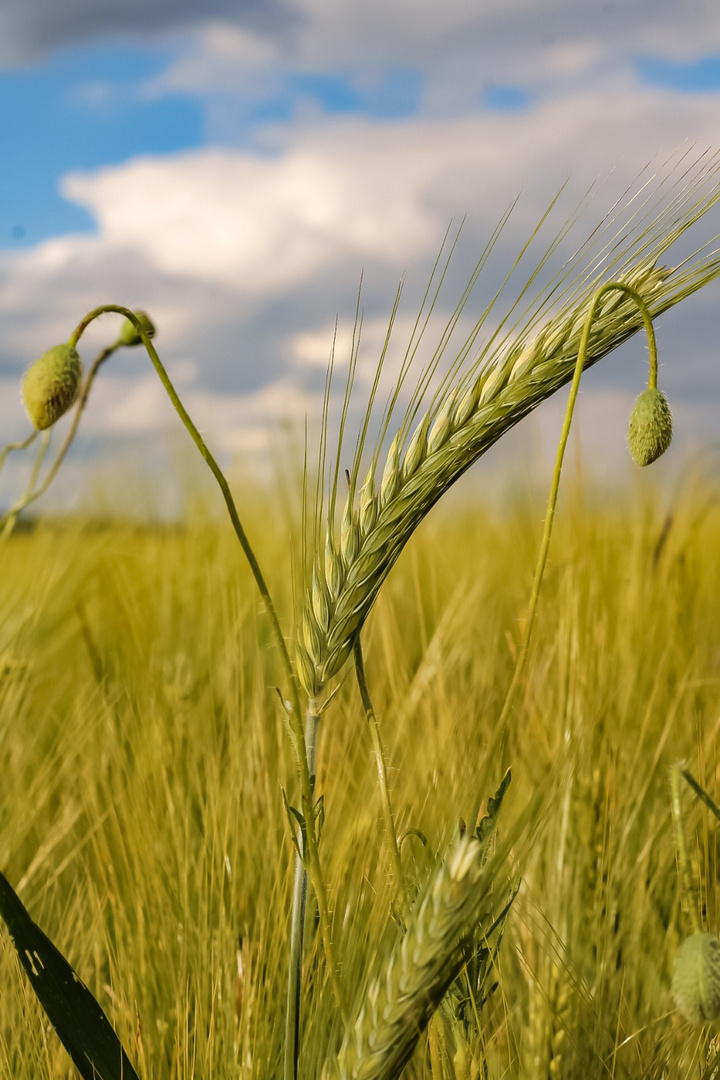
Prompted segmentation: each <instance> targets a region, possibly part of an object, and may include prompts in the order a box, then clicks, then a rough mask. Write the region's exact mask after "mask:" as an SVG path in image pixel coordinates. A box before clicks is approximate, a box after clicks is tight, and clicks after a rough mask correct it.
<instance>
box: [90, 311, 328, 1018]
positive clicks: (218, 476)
mask: <svg viewBox="0 0 720 1080" xmlns="http://www.w3.org/2000/svg"><path fill="white" fill-rule="evenodd" d="M106 313H114V314H117V315H123V316H124V317H125V318H126V319H128V320H129V321H130V322H131V323H132V324H133V326H134V327H135V329H136V331H137V333H138V336H139V337H140V338H141V339H142V343H143V345H144V346H145V349H146V351H147V354H148V356H149V357H150V360H151V362H152V365H153V367H154V368H155V371H156V372H157V374H158V377H159V379H160V382H161V383H162V384H163V386H164V388H165V392H166V393H167V395H168V397H169V398H170V401H171V402H172V404H173V406H174V408H175V411H176V412H177V414H178V416H179V417H180V419H181V420H182V422H183V424H184V426H185V428H186V430H187V432H188V434H189V435H190V438H191V439H192V441H193V442H194V443H195V446H196V447H197V449H198V450H199V452H200V454H201V456H202V458H203V460H204V461H205V463H206V465H207V466H208V468H209V469H210V471H211V473H212V474H213V476H214V477H215V480H216V482H217V484H218V487H219V488H220V491H221V492H222V496H223V499H224V500H225V506H226V507H227V511H228V514H229V516H230V521H231V523H232V526H233V529H234V531H235V535H236V536H237V538H238V540H239V541H240V546H241V548H242V550H243V554H244V555H245V558H246V559H247V561H248V564H249V566H250V570H251V572H252V575H253V577H254V579H255V584H256V585H257V588H258V592H259V593H260V596H261V597H262V600H263V603H264V604H265V608H266V610H267V613H268V616H269V618H270V623H271V625H272V628H273V632H274V634H275V640H276V642H277V646H278V649H279V650H280V656H281V660H282V665H283V668H284V670H285V675H286V677H287V680H288V683H289V685H290V693H291V708H290V709H289V710H288V721H289V722H288V725H287V726H288V731H289V733H290V742H291V745H292V748H293V752H294V755H295V763H296V766H297V770H298V775H299V779H300V788H301V793H302V806H303V814H304V817H305V823H306V836H307V863H308V874H309V877H310V882H311V884H312V887H313V889H314V890H315V894H316V897H317V901H318V909H319V912H320V926H321V931H322V938H323V946H324V952H325V960H326V963H327V966H328V969H329V976H330V981H331V983H332V987H333V990H334V992H335V997H336V1000H337V1004H338V1008H339V1009H340V1012H341V1013H342V1015H343V1018H345V1017H346V1016H347V1012H346V1009H345V1005H344V1000H343V996H342V988H341V986H340V982H339V976H338V971H337V966H336V964H335V960H334V954H333V949H332V939H331V936H330V919H329V914H328V902H327V892H326V889H325V883H324V879H323V876H322V868H321V865H320V855H319V851H318V844H317V836H316V832H315V803H314V777H311V772H310V768H309V765H308V754H307V747H306V743H305V731H304V728H303V723H302V720H301V709H300V693H299V688H298V682H297V677H296V675H295V671H294V669H293V666H292V662H291V660H290V654H289V652H288V648H287V644H286V642H285V637H284V635H283V632H282V627H281V626H280V620H279V618H278V615H277V611H276V608H275V604H274V603H273V600H272V597H271V595H270V590H269V589H268V586H267V583H266V581H265V577H264V575H263V573H262V571H261V569H260V564H259V563H258V561H257V559H256V557H255V553H254V551H253V549H252V546H251V544H250V541H249V540H248V537H247V534H246V533H245V530H244V528H243V526H242V524H241V522H240V516H239V514H238V511H237V507H236V505H235V500H234V499H233V497H232V493H231V491H230V487H229V485H228V482H227V480H226V478H225V475H224V473H223V471H222V469H221V468H220V466H219V465H218V463H217V461H216V460H215V458H214V457H213V455H212V454H211V452H210V450H209V449H208V447H207V445H206V444H205V441H204V439H203V437H202V436H201V434H200V432H199V431H198V429H197V428H196V426H195V424H194V423H193V421H192V419H191V418H190V415H189V414H188V412H187V410H186V409H185V406H184V405H183V403H182V401H181V400H180V398H179V396H178V394H177V391H176V390H175V387H174V386H173V384H172V382H171V381H170V377H169V375H168V373H167V372H166V370H165V368H164V366H163V364H162V361H161V360H160V357H159V356H158V354H157V351H156V349H155V346H154V345H153V343H152V340H151V338H150V337H149V335H148V333H147V331H146V329H145V327H144V326H143V324H142V323H141V322H140V320H139V319H138V317H137V316H136V315H135V313H134V312H133V311H131V310H130V308H126V307H122V306H121V305H120V304H103V305H101V306H100V307H97V308H94V309H93V310H92V311H91V312H89V313H88V314H87V315H86V316H85V317H84V318H83V319H82V320H81V321H80V322H79V323H78V325H77V326H76V327H75V330H74V331H73V333H72V335H71V337H70V340H69V344H70V345H73V346H76V345H77V343H78V341H79V340H80V338H81V337H82V335H83V333H84V332H85V330H86V329H87V327H88V326H89V325H90V323H91V322H93V320H94V319H97V318H98V317H99V316H100V315H104V314H106ZM308 715H314V716H316V717H318V718H319V712H318V710H317V707H316V704H315V703H314V702H312V701H311V702H309V704H308ZM313 723H314V721H313Z"/></svg>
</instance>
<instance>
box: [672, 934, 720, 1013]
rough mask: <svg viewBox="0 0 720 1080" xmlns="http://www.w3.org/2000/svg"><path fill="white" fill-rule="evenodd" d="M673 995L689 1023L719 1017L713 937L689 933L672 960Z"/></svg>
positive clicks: (719, 979) (718, 956)
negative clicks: (673, 968)
mask: <svg viewBox="0 0 720 1080" xmlns="http://www.w3.org/2000/svg"><path fill="white" fill-rule="evenodd" d="M672 994H673V998H674V1000H675V1004H676V1005H677V1007H678V1010H679V1011H680V1012H681V1013H682V1015H683V1016H684V1017H685V1019H686V1020H689V1021H690V1023H691V1024H707V1023H709V1022H711V1021H713V1020H717V1019H718V1018H719V1017H720V943H719V942H718V939H717V938H716V937H715V935H714V934H699V933H698V934H692V936H691V937H689V938H687V939H686V940H685V941H684V942H683V943H682V945H681V946H680V950H679V952H678V954H677V956H676V958H675V974H674V976H673V981H672Z"/></svg>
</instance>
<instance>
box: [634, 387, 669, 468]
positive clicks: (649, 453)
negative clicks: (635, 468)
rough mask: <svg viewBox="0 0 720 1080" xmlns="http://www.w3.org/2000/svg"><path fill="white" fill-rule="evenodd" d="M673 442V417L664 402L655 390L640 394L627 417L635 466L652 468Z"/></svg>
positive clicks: (660, 394)
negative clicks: (649, 466)
mask: <svg viewBox="0 0 720 1080" xmlns="http://www.w3.org/2000/svg"><path fill="white" fill-rule="evenodd" d="M671 440H672V415H671V413H670V406H669V405H668V403H667V398H666V397H665V395H664V394H662V393H661V392H660V391H659V390H658V389H657V388H655V387H650V389H648V390H644V391H643V393H642V394H640V396H639V398H638V399H637V401H636V402H635V406H634V408H633V411H632V413H631V414H630V424H629V427H628V447H629V448H630V453H631V454H632V459H633V461H634V462H635V464H636V465H640V466H644V465H652V463H653V461H657V459H658V458H659V457H661V456H662V455H663V454H664V453H665V451H666V450H667V448H668V446H669V445H670V442H671Z"/></svg>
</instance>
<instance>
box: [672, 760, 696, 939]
mask: <svg viewBox="0 0 720 1080" xmlns="http://www.w3.org/2000/svg"><path fill="white" fill-rule="evenodd" d="M681 770H682V766H681V765H678V764H676V765H673V767H672V769H671V770H670V792H671V795H672V803H671V805H672V819H673V831H674V833H675V848H676V850H677V861H678V875H679V878H680V906H681V908H682V910H683V912H684V914H685V916H686V918H687V919H688V920H689V922H690V926H691V927H692V932H693V933H694V934H699V933H700V920H699V918H698V913H697V904H696V903H695V889H694V888H693V882H692V875H691V873H690V860H689V859H688V853H687V847H686V844H685V828H684V826H683V813H682V802H681V798H680V773H681Z"/></svg>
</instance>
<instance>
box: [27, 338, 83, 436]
mask: <svg viewBox="0 0 720 1080" xmlns="http://www.w3.org/2000/svg"><path fill="white" fill-rule="evenodd" d="M82 371H83V369H82V363H81V361H80V357H79V356H78V353H77V350H76V349H74V348H73V346H72V345H67V344H64V345H54V346H53V347H52V349H48V351H47V352H46V353H43V355H42V356H41V357H40V359H39V360H36V361H35V363H34V364H33V365H32V367H30V368H28V370H27V372H26V373H25V378H24V379H23V384H22V400H23V405H24V406H25V410H26V412H27V414H28V416H29V417H30V421H31V423H32V424H33V425H34V427H36V428H37V429H38V431H44V430H45V429H46V428H49V427H52V425H53V424H54V423H55V422H56V421H57V420H59V419H60V417H61V416H62V415H63V414H64V413H66V412H67V411H68V409H69V408H71V406H72V405H74V404H75V402H76V400H77V396H78V394H79V393H80V382H81V380H82Z"/></svg>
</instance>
